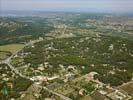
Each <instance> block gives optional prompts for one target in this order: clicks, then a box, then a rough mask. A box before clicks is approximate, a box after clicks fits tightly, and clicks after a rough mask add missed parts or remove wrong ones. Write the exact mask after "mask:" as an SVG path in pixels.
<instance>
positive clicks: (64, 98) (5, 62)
mask: <svg viewBox="0 0 133 100" xmlns="http://www.w3.org/2000/svg"><path fill="white" fill-rule="evenodd" d="M40 41H42V40H34V41H32V42H29V43H27V44H25V46H24V47H26V46H29V45H33V44H34V43H37V42H40ZM24 47H23V48H24ZM23 48H22V49H23ZM22 49H19V50H17V51H16V52H15V53H13V54H12V55H11V56H10V57H9V58H7V59H6V60H3V61H2V62H1V63H4V64H7V65H8V66H9V67H10V69H11V70H12V71H13V72H14V73H15V74H17V75H19V76H20V77H22V78H25V79H28V80H31V79H30V77H28V76H25V75H23V74H22V73H20V72H19V71H18V70H17V69H15V68H14V67H13V66H12V64H11V59H12V58H13V57H14V56H15V55H16V54H17V53H18V52H20V51H21V50H22ZM31 81H32V80H31ZM33 82H34V81H33ZM34 84H35V82H34ZM35 86H37V87H39V88H42V89H44V90H46V91H48V92H50V93H52V94H54V95H56V96H59V97H60V98H61V99H63V100H72V99H70V98H68V97H66V96H64V95H62V94H59V93H57V92H54V91H52V90H50V89H48V88H47V87H44V86H41V85H39V84H35Z"/></svg>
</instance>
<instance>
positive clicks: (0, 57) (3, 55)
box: [0, 51, 11, 60]
mask: <svg viewBox="0 0 133 100" xmlns="http://www.w3.org/2000/svg"><path fill="white" fill-rule="evenodd" d="M10 55H11V53H10V52H4V51H0V60H3V59H6V58H7V57H8V56H10Z"/></svg>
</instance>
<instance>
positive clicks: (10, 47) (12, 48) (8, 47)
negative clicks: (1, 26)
mask: <svg viewBox="0 0 133 100" xmlns="http://www.w3.org/2000/svg"><path fill="white" fill-rule="evenodd" d="M23 47H24V44H9V45H3V46H0V51H9V52H11V53H14V52H16V51H17V50H19V49H21V48H23Z"/></svg>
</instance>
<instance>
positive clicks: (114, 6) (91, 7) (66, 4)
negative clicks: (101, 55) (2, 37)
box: [0, 0, 133, 13]
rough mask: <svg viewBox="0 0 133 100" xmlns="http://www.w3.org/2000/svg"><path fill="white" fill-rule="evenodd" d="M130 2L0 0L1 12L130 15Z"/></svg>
mask: <svg viewBox="0 0 133 100" xmlns="http://www.w3.org/2000/svg"><path fill="white" fill-rule="evenodd" d="M132 4H133V1H132V0H23V1H22V0H1V1H0V5H1V8H0V9H1V12H6V11H13V10H16V11H53V12H54V11H63V12H102V13H132V12H133V6H132Z"/></svg>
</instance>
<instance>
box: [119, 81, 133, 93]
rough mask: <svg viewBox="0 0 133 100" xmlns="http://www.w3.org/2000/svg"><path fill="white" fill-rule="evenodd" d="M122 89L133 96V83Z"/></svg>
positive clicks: (123, 86)
mask: <svg viewBox="0 0 133 100" xmlns="http://www.w3.org/2000/svg"><path fill="white" fill-rule="evenodd" d="M120 88H121V89H123V90H124V91H126V92H127V93H128V94H131V95H132V96H133V82H129V83H127V84H125V85H122V86H121V87H120Z"/></svg>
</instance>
